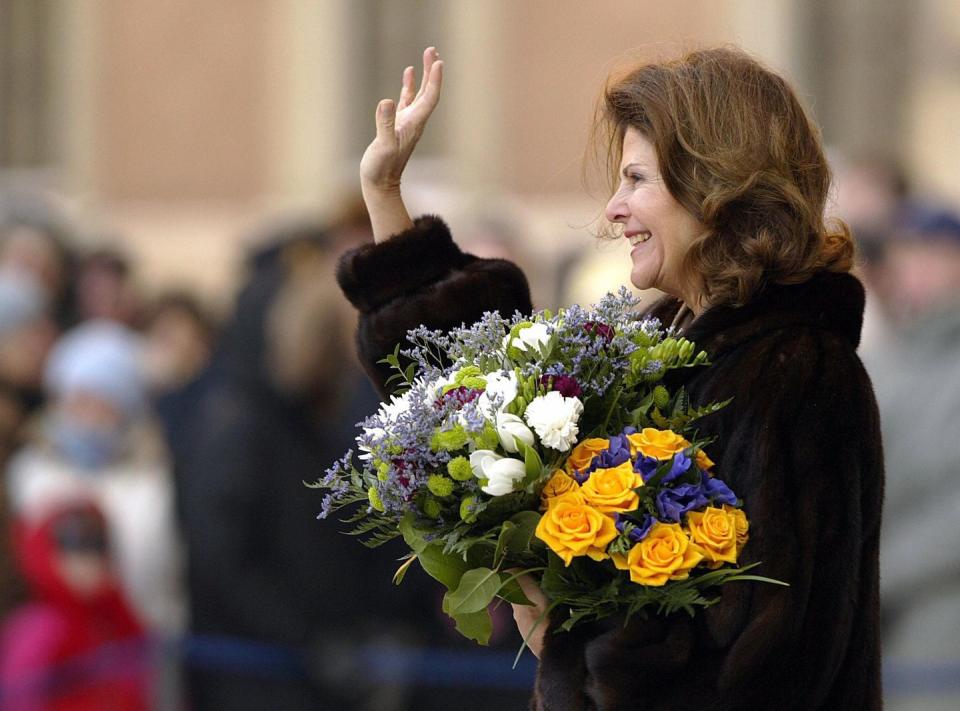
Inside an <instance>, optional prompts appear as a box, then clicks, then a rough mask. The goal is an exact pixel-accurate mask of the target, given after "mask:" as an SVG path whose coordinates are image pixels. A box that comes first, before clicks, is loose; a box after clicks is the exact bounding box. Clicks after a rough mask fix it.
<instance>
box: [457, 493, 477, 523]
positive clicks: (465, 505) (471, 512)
mask: <svg viewBox="0 0 960 711" xmlns="http://www.w3.org/2000/svg"><path fill="white" fill-rule="evenodd" d="M476 507H477V497H476V496H466V497H464V499H463V501H461V502H460V518H461V519H462V520H464V521H466V522H467V523H473V522H474V521H476V520H477V514H476V513H475V509H476Z"/></svg>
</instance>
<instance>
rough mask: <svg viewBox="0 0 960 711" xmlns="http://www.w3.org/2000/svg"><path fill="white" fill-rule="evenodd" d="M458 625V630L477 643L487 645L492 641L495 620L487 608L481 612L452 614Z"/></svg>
mask: <svg viewBox="0 0 960 711" xmlns="http://www.w3.org/2000/svg"><path fill="white" fill-rule="evenodd" d="M450 617H452V618H453V621H454V622H455V623H456V625H457V632H459V633H460V634H462V635H463V636H464V637H466V638H467V639H472V640H473V641H474V642H476V643H477V644H482V645H484V646H486V645H487V644H489V643H490V634H491V633H492V632H493V621H492V620H491V619H490V613H489V612H488V611H487V610H480V612H471V613H459V614H456V615H450Z"/></svg>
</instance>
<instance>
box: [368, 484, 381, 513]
mask: <svg viewBox="0 0 960 711" xmlns="http://www.w3.org/2000/svg"><path fill="white" fill-rule="evenodd" d="M367 498H368V499H369V500H370V506H372V507H373V508H374V509H376V510H377V511H383V502H382V501H381V500H380V492H379V491H377V487H375V486H371V487H370V488H369V489H367Z"/></svg>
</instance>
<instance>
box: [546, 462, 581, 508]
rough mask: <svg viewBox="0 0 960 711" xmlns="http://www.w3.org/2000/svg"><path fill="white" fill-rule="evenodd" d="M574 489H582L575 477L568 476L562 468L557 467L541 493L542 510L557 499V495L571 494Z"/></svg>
mask: <svg viewBox="0 0 960 711" xmlns="http://www.w3.org/2000/svg"><path fill="white" fill-rule="evenodd" d="M572 491H580V485H579V484H578V483H577V482H576V480H575V479H573V478H572V477H569V476H567V475H566V473H565V472H564V471H563V470H562V469H557V471H555V472H554V473H553V476H552V477H550V481H548V482H547V483H546V485H545V486H544V487H543V491H542V492H541V493H540V510H541V511H543V510H544V509H546V508H547V507H548V506H550V504H551V503H553V502H554V501H556V499H557V497H559V496H563V495H564V494H569V493H570V492H572Z"/></svg>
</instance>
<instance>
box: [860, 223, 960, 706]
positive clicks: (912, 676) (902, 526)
mask: <svg viewBox="0 0 960 711" xmlns="http://www.w3.org/2000/svg"><path fill="white" fill-rule="evenodd" d="M909 227H910V231H909V232H904V233H903V234H902V235H900V236H899V238H898V239H896V240H895V241H893V242H892V243H891V244H890V245H889V248H888V251H887V257H886V261H885V266H884V271H885V272H886V273H887V276H886V278H887V279H888V281H889V289H888V293H889V295H890V299H891V304H890V309H891V313H893V314H894V315H895V317H896V319H895V321H894V325H895V328H894V329H893V330H892V331H891V332H890V334H889V336H888V338H887V340H886V341H885V342H884V343H883V344H882V345H881V347H878V348H875V349H873V350H871V351H869V352H868V353H865V354H864V362H865V364H866V366H867V368H868V371H869V372H870V375H871V377H872V378H873V382H874V387H875V389H876V393H877V401H878V404H879V406H880V412H881V422H882V427H883V441H884V450H885V455H886V461H887V466H888V468H887V471H888V476H887V498H886V501H887V507H888V508H887V513H886V514H885V517H884V521H885V524H884V530H883V535H882V538H881V547H880V570H881V578H880V583H881V592H882V597H881V600H882V604H883V606H882V620H883V630H884V658H885V660H886V661H887V662H888V664H889V665H890V667H891V669H892V670H894V673H893V674H892V677H891V683H890V684H889V687H890V689H889V691H890V694H889V696H888V699H887V708H888V709H904V710H906V709H931V710H932V709H948V708H949V709H955V708H958V706H960V690H958V689H957V688H956V685H954V686H953V689H952V691H951V690H950V689H948V690H947V691H946V692H944V691H943V690H942V689H937V688H935V687H930V686H929V685H927V686H926V687H924V683H925V682H924V680H925V679H926V680H929V679H931V678H933V676H934V675H936V674H937V673H938V672H937V670H942V669H943V665H944V664H946V665H952V666H950V668H952V669H953V671H952V672H949V673H951V674H953V675H954V678H955V675H956V669H957V668H958V667H960V638H958V636H957V630H960V534H958V532H957V526H956V521H957V516H958V514H960V486H958V484H960V456H958V454H957V450H956V448H955V447H953V446H952V444H953V442H952V440H951V437H952V436H953V435H954V433H955V432H956V423H957V421H958V418H960V219H958V217H957V216H956V215H954V214H951V213H949V212H944V211H929V210H925V211H922V212H916V213H915V214H914V215H913V217H912V221H911V223H910V224H909ZM941 673H942V672H941ZM924 689H925V691H926V695H924V694H923V692H924ZM911 690H912V691H913V692H915V693H913V694H912V695H911V694H910V693H909V692H911Z"/></svg>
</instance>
